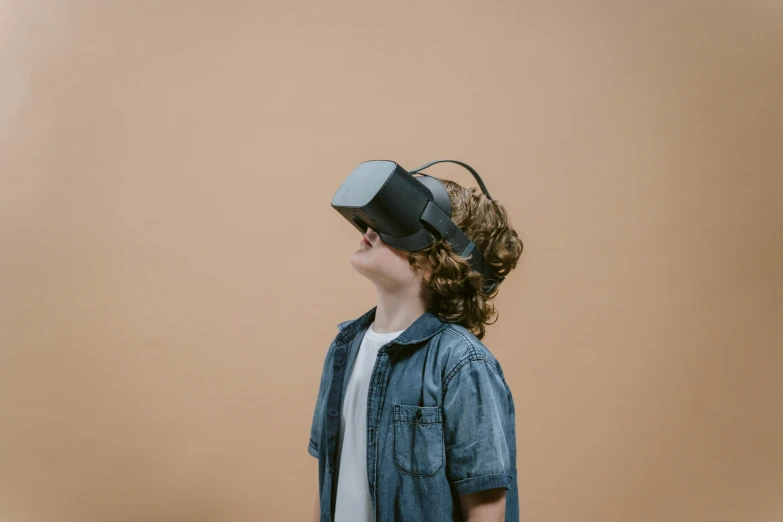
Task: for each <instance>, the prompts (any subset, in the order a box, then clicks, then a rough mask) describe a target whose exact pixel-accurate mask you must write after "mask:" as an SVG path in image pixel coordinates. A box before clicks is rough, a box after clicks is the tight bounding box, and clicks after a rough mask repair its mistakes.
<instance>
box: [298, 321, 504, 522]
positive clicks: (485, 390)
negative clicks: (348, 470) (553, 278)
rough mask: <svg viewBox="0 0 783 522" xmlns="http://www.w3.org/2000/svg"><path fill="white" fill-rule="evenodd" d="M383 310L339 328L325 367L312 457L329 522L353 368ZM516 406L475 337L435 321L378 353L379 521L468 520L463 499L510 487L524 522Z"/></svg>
mask: <svg viewBox="0 0 783 522" xmlns="http://www.w3.org/2000/svg"><path fill="white" fill-rule="evenodd" d="M375 310H376V309H375V308H372V309H371V310H370V311H368V312H367V313H365V314H364V315H363V316H362V317H360V318H358V319H355V320H352V321H346V322H343V323H340V324H339V325H338V328H339V329H340V332H339V333H338V334H337V336H336V337H335V339H334V341H332V344H331V346H330V347H329V350H328V352H327V354H326V358H325V361H324V367H323V373H322V374H321V385H320V388H319V390H318V397H317V400H316V404H315V411H314V412H313V420H312V426H311V429H310V444H309V448H308V452H309V453H310V454H311V455H312V456H314V457H317V458H318V487H319V492H320V495H321V521H322V522H332V521H333V519H334V502H335V496H336V491H337V480H338V477H339V469H338V468H339V455H337V438H338V430H339V428H340V415H341V408H342V403H343V397H344V393H345V385H346V384H347V379H348V377H347V376H350V373H351V368H352V367H353V363H354V361H355V359H356V355H357V353H358V350H359V346H360V345H361V341H362V338H363V337H364V333H365V332H366V331H367V329H368V328H369V326H370V324H371V323H372V321H373V319H374V318H375ZM516 456H517V449H516V426H515V414H514V401H513V398H512V396H511V390H510V389H509V388H508V386H507V384H506V382H505V379H504V377H503V371H502V369H501V367H500V364H499V363H498V362H497V360H496V359H495V358H494V357H493V355H492V354H491V353H490V351H489V350H488V349H487V348H486V347H485V346H484V345H483V344H482V343H481V341H479V340H478V339H477V338H476V337H475V336H474V335H473V334H472V333H470V332H469V331H468V330H467V329H465V328H464V327H462V326H459V325H455V324H450V323H445V322H442V321H441V320H440V319H439V318H438V317H437V316H435V315H433V314H431V313H429V312H427V313H425V314H423V315H422V316H420V317H419V318H418V319H417V320H416V321H415V322H414V323H413V324H412V325H411V326H410V327H409V328H408V329H407V330H405V331H404V332H403V333H402V334H400V336H399V337H397V338H396V339H394V340H393V341H390V342H389V343H387V344H385V345H384V346H383V347H382V348H381V349H380V350H379V352H378V357H377V360H376V362H375V367H374V369H373V373H372V377H371V380H370V388H369V391H368V396H367V476H368V480H369V484H370V497H371V499H372V503H373V507H374V508H375V514H376V520H377V522H391V521H416V522H422V521H424V522H439V521H461V520H463V516H462V510H461V506H460V500H459V496H460V495H465V494H468V493H473V492H476V491H481V490H485V489H491V488H506V490H507V491H506V521H507V522H511V521H514V522H516V521H518V520H519V498H518V490H517V469H516Z"/></svg>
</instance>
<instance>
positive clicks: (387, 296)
mask: <svg viewBox="0 0 783 522" xmlns="http://www.w3.org/2000/svg"><path fill="white" fill-rule="evenodd" d="M429 304H430V296H429V291H427V290H425V291H421V292H411V291H405V290H400V291H396V292H390V291H387V290H384V289H380V288H379V289H378V306H377V307H376V309H375V322H374V324H373V327H372V328H373V330H374V331H376V332H377V333H381V334H382V333H391V332H399V331H402V330H406V329H407V328H408V327H409V326H410V325H412V324H413V323H414V321H416V319H418V318H419V317H421V316H422V315H423V314H424V313H425V312H426V311H427V309H428V308H429Z"/></svg>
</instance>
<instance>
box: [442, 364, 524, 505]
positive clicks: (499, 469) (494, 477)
mask: <svg viewBox="0 0 783 522" xmlns="http://www.w3.org/2000/svg"><path fill="white" fill-rule="evenodd" d="M444 386H446V391H445V393H444V398H443V412H444V439H445V444H446V473H447V476H448V479H449V481H450V482H452V484H453V485H454V488H455V490H456V492H457V493H458V494H459V495H467V494H469V493H474V492H476V491H483V490H487V489H493V488H505V489H509V488H510V487H511V481H512V480H513V475H512V473H513V467H514V463H513V462H511V453H510V450H509V441H508V440H507V438H506V429H507V427H508V425H509V423H510V422H513V418H512V416H511V413H510V412H511V409H510V404H509V392H508V388H507V386H506V383H505V381H504V380H503V379H502V377H501V376H500V375H498V373H496V371H495V370H494V368H493V367H492V366H491V363H490V362H489V361H488V360H486V359H484V358H483V357H481V356H480V355H476V354H472V355H470V356H468V357H466V358H465V359H464V360H463V361H461V362H460V363H459V364H458V365H457V366H456V368H455V369H454V370H453V371H452V372H451V373H450V374H449V377H447V380H446V383H445V384H444Z"/></svg>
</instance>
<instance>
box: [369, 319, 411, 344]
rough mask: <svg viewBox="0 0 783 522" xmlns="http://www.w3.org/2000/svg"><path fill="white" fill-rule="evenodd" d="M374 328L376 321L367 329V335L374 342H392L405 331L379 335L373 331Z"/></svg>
mask: <svg viewBox="0 0 783 522" xmlns="http://www.w3.org/2000/svg"><path fill="white" fill-rule="evenodd" d="M373 326H375V321H373V322H372V324H371V325H370V327H369V328H368V329H367V333H366V334H365V335H366V336H367V337H368V338H369V339H371V340H373V341H384V342H386V341H391V340H392V339H394V338H395V337H398V336H399V335H400V334H401V333H402V332H404V331H405V330H400V331H399V332H389V333H378V332H376V331H375V330H374V329H373Z"/></svg>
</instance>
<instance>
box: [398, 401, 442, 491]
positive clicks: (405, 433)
mask: <svg viewBox="0 0 783 522" xmlns="http://www.w3.org/2000/svg"><path fill="white" fill-rule="evenodd" d="M443 453H444V451H443V410H442V406H409V405H405V404H395V405H394V463H395V464H396V465H397V467H398V468H400V470H401V471H402V472H403V473H407V474H409V475H419V476H432V475H434V474H435V473H437V472H438V471H439V470H440V468H442V467H443Z"/></svg>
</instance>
